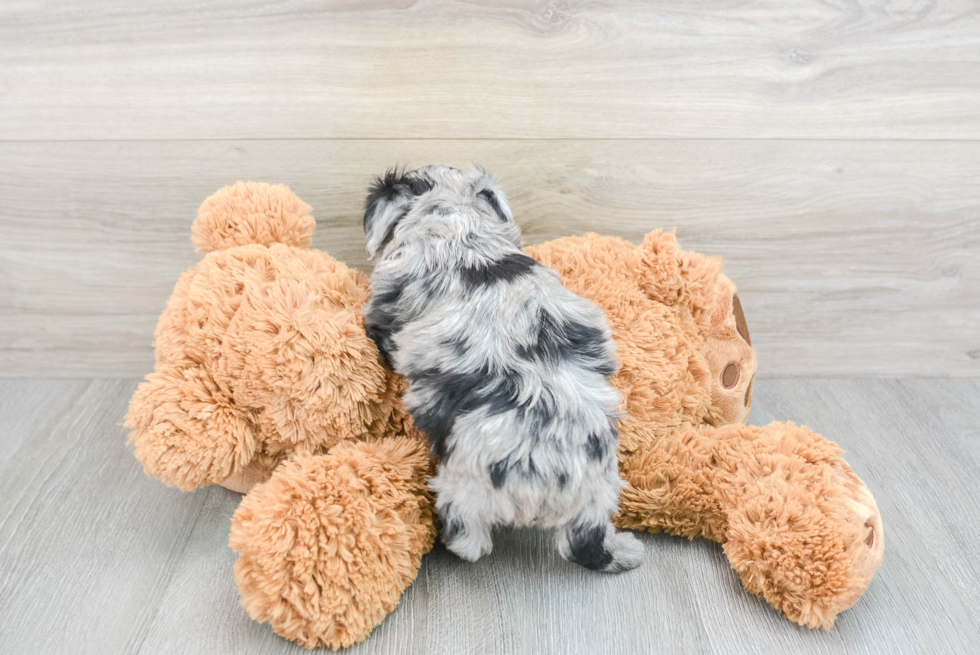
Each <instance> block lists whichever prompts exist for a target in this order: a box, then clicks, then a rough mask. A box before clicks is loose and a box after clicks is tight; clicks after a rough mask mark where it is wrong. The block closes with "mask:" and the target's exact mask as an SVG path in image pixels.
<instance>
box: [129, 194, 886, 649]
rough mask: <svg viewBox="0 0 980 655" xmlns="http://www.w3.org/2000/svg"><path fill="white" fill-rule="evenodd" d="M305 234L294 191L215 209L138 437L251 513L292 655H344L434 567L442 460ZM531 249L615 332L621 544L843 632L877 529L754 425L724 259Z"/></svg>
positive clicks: (244, 551)
mask: <svg viewBox="0 0 980 655" xmlns="http://www.w3.org/2000/svg"><path fill="white" fill-rule="evenodd" d="M313 226H314V223H313V220H312V218H310V217H309V207H308V206H307V205H305V204H304V203H302V201H300V200H299V199H298V198H296V197H295V196H294V195H293V194H292V193H290V192H289V191H288V189H285V188H284V187H270V186H268V185H260V184H242V183H239V184H238V185H235V186H233V187H228V188H226V189H223V190H221V191H219V192H218V193H217V194H215V196H213V197H212V198H210V199H208V200H207V201H206V202H205V203H204V205H203V206H202V208H201V213H200V216H199V218H198V220H197V222H196V223H195V226H194V241H195V243H196V244H197V245H198V247H199V248H200V249H202V250H205V251H208V254H207V255H206V256H205V258H204V260H203V261H202V262H201V264H200V265H198V266H197V267H195V268H193V269H191V270H190V271H188V272H187V273H185V274H184V276H182V278H181V280H180V281H179V282H178V285H177V288H176V289H175V291H174V294H173V297H172V298H171V300H170V302H169V303H168V306H167V309H166V311H165V312H164V314H163V316H162V317H161V319H160V323H159V325H158V328H157V333H156V359H157V362H156V370H155V372H154V373H153V374H151V375H150V376H148V378H147V381H146V382H145V383H144V384H142V385H141V386H140V388H139V389H138V390H137V392H136V394H135V395H134V398H133V401H132V403H131V406H130V412H129V415H128V417H127V425H128V426H129V427H130V428H131V429H132V437H131V440H132V442H133V443H134V444H135V446H136V455H137V457H138V458H139V459H140V461H141V462H142V463H143V465H144V468H145V469H146V471H147V472H148V473H150V474H152V475H155V476H156V477H158V478H160V479H161V480H163V481H164V482H166V483H167V484H170V485H173V486H177V487H179V488H181V489H185V490H189V489H193V488H196V487H199V486H203V485H207V484H215V483H217V484H223V485H224V486H226V487H228V488H231V489H235V490H237V491H242V492H248V493H247V495H246V496H245V498H244V500H243V501H242V505H241V507H240V508H239V509H238V511H237V512H236V513H235V517H234V519H233V522H232V534H231V545H232V548H234V550H235V551H236V552H238V553H239V559H238V562H237V563H236V565H235V574H236V577H237V578H238V583H239V588H240V590H241V591H242V595H243V604H244V605H245V607H246V608H247V609H248V610H249V612H250V614H251V615H252V616H253V617H254V618H255V619H257V620H259V621H268V622H270V623H271V624H272V626H273V627H274V628H275V630H276V631H277V632H278V633H279V634H281V635H283V636H285V637H288V638H290V639H294V640H296V641H298V642H300V643H302V644H304V645H306V646H308V647H313V646H317V645H327V646H331V647H333V648H338V647H343V646H348V645H350V644H352V643H356V642H357V641H360V640H361V639H363V638H364V637H365V636H367V634H368V633H369V632H370V631H371V629H372V628H373V627H374V626H375V625H376V624H377V623H378V622H380V621H381V620H382V619H383V618H384V617H385V616H386V615H387V614H388V613H390V611H391V610H392V609H393V608H394V607H395V605H396V604H397V602H398V599H399V597H400V595H401V593H402V592H403V591H404V589H405V588H406V587H407V586H408V585H409V584H411V582H412V580H414V578H415V575H416V573H417V571H418V567H419V565H420V562H421V557H422V555H423V554H424V553H426V552H428V550H429V549H430V548H431V546H432V543H433V539H434V536H435V520H434V516H433V503H432V498H431V496H430V494H429V492H428V490H427V488H426V481H427V479H428V477H429V475H430V474H431V473H432V465H433V462H432V460H431V457H430V455H429V450H428V446H427V443H426V440H425V437H424V435H423V434H422V433H421V432H419V430H418V429H417V428H415V426H414V425H413V423H412V421H411V419H410V418H408V416H407V414H406V412H405V410H404V407H403V405H402V402H401V394H402V392H403V391H404V387H405V384H404V381H403V380H401V378H399V377H398V376H396V375H395V374H394V373H392V372H391V371H390V370H389V369H387V368H386V367H385V366H384V365H383V362H382V358H381V356H380V354H379V353H378V350H377V348H376V346H375V344H374V343H373V342H372V341H371V340H370V339H369V338H368V337H367V335H366V333H365V331H364V327H363V320H362V318H361V313H360V311H361V308H362V307H363V305H364V303H365V302H366V301H367V299H368V297H369V294H370V290H369V285H368V280H367V277H366V276H364V275H363V274H362V273H359V272H357V271H354V270H352V269H349V268H347V267H346V266H344V265H343V264H341V263H339V262H336V261H334V260H333V259H331V258H330V257H329V256H328V255H326V254H324V253H320V252H316V251H310V250H307V249H306V247H307V246H308V245H309V241H310V235H311V233H312V230H313ZM527 252H528V254H530V255H531V256H532V257H534V258H535V259H537V260H538V261H539V262H541V263H542V264H544V265H546V266H549V267H551V268H554V269H555V270H557V271H558V272H559V273H560V274H561V276H562V281H563V283H564V284H565V285H566V286H567V287H568V288H569V289H571V290H572V291H573V292H575V293H577V294H579V295H582V296H585V297H588V298H591V299H592V300H593V301H595V302H596V303H597V304H598V305H599V306H600V307H601V308H602V309H603V310H605V312H606V314H607V317H608V320H609V324H610V326H611V328H612V331H613V338H614V339H615V341H616V344H617V348H618V351H619V358H620V361H621V363H622V369H621V371H620V372H619V373H618V374H617V376H616V377H615V378H614V379H613V382H614V384H615V385H616V386H617V388H618V389H619V390H620V391H621V392H622V393H623V396H624V398H625V406H624V410H625V412H626V414H625V417H624V419H623V420H622V422H621V424H620V441H621V444H620V452H619V461H620V472H621V475H622V477H623V478H624V479H625V480H626V482H627V485H626V487H625V488H624V490H623V493H622V497H621V505H622V510H621V512H620V514H619V515H618V516H617V517H616V523H617V524H618V525H619V526H620V527H622V528H632V529H641V530H650V531H668V532H672V533H674V534H679V535H683V536H687V537H706V538H709V539H713V540H716V541H720V542H722V543H724V544H725V546H724V547H725V552H726V554H727V555H728V557H729V559H730V561H731V563H732V566H733V567H734V568H735V569H736V570H737V571H738V572H739V574H740V576H741V577H742V580H743V583H744V584H745V585H746V587H747V588H748V589H749V590H750V591H752V592H753V593H757V594H759V595H762V596H763V597H764V598H766V600H768V601H769V602H771V603H772V604H773V605H774V606H775V607H776V608H777V609H779V610H780V611H781V612H782V613H783V614H785V615H786V616H787V617H789V618H790V619H792V620H794V621H797V622H798V623H801V624H805V625H810V626H823V627H829V626H830V625H831V624H832V623H833V620H834V618H835V617H836V615H837V614H838V613H839V612H840V611H843V610H844V609H846V608H847V607H849V606H850V605H851V604H853V603H854V602H855V601H856V600H857V599H858V598H859V597H860V595H861V593H863V591H864V590H865V589H866V588H867V586H868V584H870V581H871V578H872V577H873V575H874V572H875V570H876V569H877V566H878V563H879V562H880V560H881V553H882V548H883V534H882V529H881V521H880V518H879V516H878V513H877V509H876V507H875V505H874V500H873V499H872V497H871V494H870V492H868V490H867V487H865V486H864V484H863V483H862V482H861V481H860V480H859V479H858V478H857V476H856V475H854V473H853V472H852V471H851V470H850V468H849V467H848V466H847V464H846V463H845V462H844V460H843V459H842V458H841V457H840V452H841V451H840V450H839V449H838V448H837V447H836V446H834V445H833V444H832V443H830V442H828V441H827V440H825V439H823V438H822V437H820V436H819V435H816V434H815V433H813V432H811V431H810V430H808V429H806V428H803V427H797V426H794V425H793V424H791V423H790V424H778V423H774V424H772V425H770V426H767V427H765V428H758V427H748V426H745V425H743V424H742V423H743V422H744V420H745V419H746V418H747V416H748V412H749V408H750V405H751V390H752V380H753V376H754V373H755V368H756V356H755V351H754V350H753V349H752V347H751V345H750V343H749V336H748V331H747V328H746V326H745V321H744V318H743V317H742V313H741V308H740V306H739V303H738V297H737V295H735V287H734V285H733V284H732V283H731V282H730V281H729V280H728V279H727V278H725V277H724V275H722V274H721V268H720V264H719V262H717V261H716V260H712V259H708V258H705V257H702V256H700V255H697V254H692V253H685V252H683V251H680V250H679V248H678V247H677V243H676V241H675V239H674V237H673V235H669V234H662V233H660V232H654V233H652V234H650V235H648V236H647V238H646V239H645V241H644V243H643V244H642V245H640V246H636V245H633V244H630V243H627V242H625V241H622V240H620V239H615V238H608V237H600V236H598V235H586V236H583V237H568V238H564V239H559V240H557V241H553V242H550V243H547V244H542V245H538V246H533V247H531V248H528V249H527Z"/></svg>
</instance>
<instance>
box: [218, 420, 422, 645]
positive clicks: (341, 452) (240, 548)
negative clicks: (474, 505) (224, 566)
mask: <svg viewBox="0 0 980 655" xmlns="http://www.w3.org/2000/svg"><path fill="white" fill-rule="evenodd" d="M428 469H429V454H428V449H427V447H426V445H425V443H424V442H420V441H418V440H414V439H409V438H392V439H389V440H384V441H380V442H376V443H363V442H362V443H345V444H341V445H338V446H336V447H334V448H333V449H332V450H331V451H330V452H329V453H328V454H327V455H323V456H316V457H307V458H302V459H299V460H297V461H292V462H286V463H284V464H282V465H281V466H280V467H279V468H278V469H276V472H275V473H274V474H273V475H272V478H271V479H269V481H268V482H265V483H264V484H260V485H258V486H256V487H255V488H254V489H253V490H252V491H251V492H250V493H249V494H248V495H247V496H246V497H245V498H244V499H243V501H242V504H241V506H240V507H239V508H238V511H236V512H235V515H234V517H233V518H232V529H231V537H230V544H231V547H232V549H233V550H235V551H236V552H238V553H239V558H238V561H237V562H236V563H235V577H236V578H237V580H238V587H239V590H240V591H241V594H242V604H243V605H244V606H245V608H246V609H247V610H248V612H249V614H250V615H251V616H252V618H254V619H255V620H256V621H259V622H269V623H270V624H271V625H272V627H273V629H274V630H275V631H276V632H277V633H278V634H280V635H281V636H283V637H286V638H287V639H292V640H294V641H297V642H299V643H300V644H302V645H303V646H306V647H307V648H314V647H317V646H329V647H331V648H334V649H337V648H343V647H346V646H350V645H351V644H355V643H357V642H359V641H361V640H363V639H364V638H365V637H366V636H367V635H368V634H369V633H370V632H371V630H372V629H373V628H374V627H375V626H376V625H377V624H378V623H380V622H381V620H382V619H384V617H385V616H387V615H388V614H389V613H390V612H391V611H392V610H393V609H394V608H395V606H396V605H397V604H398V600H399V598H400V597H401V594H402V592H403V591H404V590H405V589H406V588H407V587H408V585H409V584H411V582H412V581H413V580H414V579H415V576H416V574H417V573H418V569H419V565H420V563H421V558H422V555H423V554H424V553H426V552H428V551H429V549H431V547H432V542H433V539H434V538H435V529H434V527H433V518H432V499H431V496H430V495H429V492H428V491H427V489H426V486H425V478H426V475H427V472H428Z"/></svg>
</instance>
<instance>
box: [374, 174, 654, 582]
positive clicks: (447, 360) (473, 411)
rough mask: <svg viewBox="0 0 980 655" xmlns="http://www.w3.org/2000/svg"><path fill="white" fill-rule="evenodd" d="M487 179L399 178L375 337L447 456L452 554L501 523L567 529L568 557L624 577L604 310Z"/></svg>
mask: <svg viewBox="0 0 980 655" xmlns="http://www.w3.org/2000/svg"><path fill="white" fill-rule="evenodd" d="M507 207H508V205H507V201H506V198H505V196H504V194H503V193H502V191H501V190H500V189H498V188H497V187H496V185H495V184H494V182H493V180H492V179H491V177H490V176H489V175H487V174H486V173H485V172H483V171H481V170H474V171H471V172H470V173H466V174H464V173H463V172H461V171H459V170H456V169H454V168H449V167H445V166H429V167H426V168H422V169H419V170H415V171H409V172H407V173H405V174H397V173H393V172H389V173H388V174H387V175H385V177H383V178H380V179H379V180H378V181H377V183H376V184H375V186H374V187H373V188H372V189H371V192H370V194H369V196H368V201H367V207H366V211H365V215H364V229H365V234H366V236H367V243H368V251H369V254H372V255H375V254H377V255H379V256H380V261H379V262H378V264H377V266H376V267H375V269H374V274H373V275H372V276H371V292H372V297H371V300H370V301H369V302H368V304H367V306H366V307H365V310H364V318H365V327H366V329H367V332H368V334H369V335H371V336H373V337H374V339H375V342H376V343H377V344H378V345H379V348H380V350H381V351H382V353H383V354H384V355H385V357H386V358H387V360H388V361H389V362H390V363H391V365H392V366H393V368H394V369H395V371H396V372H398V373H399V374H401V375H403V376H405V378H407V379H408V381H409V388H408V392H407V394H406V395H405V404H406V406H407V407H408V411H409V413H410V414H411V415H412V418H413V419H414V420H415V424H416V425H417V426H418V427H419V428H421V429H422V430H423V431H424V432H425V433H426V435H427V436H428V438H429V441H430V442H431V444H432V448H433V451H434V453H435V454H436V455H437V456H438V457H439V465H438V469H437V472H436V476H435V477H434V478H433V479H432V481H431V483H430V487H431V489H432V490H433V491H434V492H435V494H436V509H437V510H438V512H439V515H440V516H441V517H442V520H443V525H444V528H443V531H442V539H443V541H444V542H445V544H446V547H447V548H449V549H450V550H451V551H453V552H454V553H456V554H457V555H459V556H460V557H462V558H463V559H466V560H470V561H475V560H477V559H479V558H480V557H482V556H483V555H486V554H488V553H489V552H490V551H491V550H492V548H493V542H492V540H491V529H492V528H493V527H494V526H495V525H534V526H539V527H544V528H557V530H556V534H557V543H558V550H559V552H560V553H561V555H562V556H563V557H564V558H566V559H568V560H570V561H572V562H575V563H576V564H580V565H582V566H584V567H586V568H589V569H593V570H597V571H606V572H620V571H625V570H628V569H631V568H634V567H635V566H637V565H638V564H639V563H640V559H641V556H642V547H641V545H640V544H639V542H637V541H636V538H635V537H633V536H632V535H628V534H617V533H616V530H615V529H614V528H613V526H612V523H611V521H610V519H611V518H612V516H613V515H614V514H616V512H617V511H618V509H619V507H618V504H619V490H620V486H621V484H622V482H621V480H620V478H619V471H618V465H617V460H616V450H617V447H618V445H619V441H618V437H617V434H616V418H617V415H616V410H617V408H618V406H619V404H620V400H621V399H620V396H619V393H618V392H617V391H616V389H615V388H614V387H613V386H612V385H611V384H610V383H609V380H608V378H609V376H611V375H613V374H614V373H615V372H616V369H617V368H618V366H617V364H616V359H615V355H616V350H615V346H614V345H613V342H612V339H611V337H610V332H609V327H608V325H607V324H606V318H605V316H604V315H603V313H602V312H601V311H600V310H599V308H598V307H596V306H595V304H594V303H592V302H591V301H588V300H585V299H583V298H581V297H579V296H576V295H575V294H573V293H571V292H570V291H568V290H567V289H566V288H565V287H563V286H562V284H561V282H560V280H559V279H558V275H557V274H556V273H555V272H554V271H552V270H551V269H548V268H545V267H544V266H541V265H539V264H538V263H537V262H535V260H534V259H532V258H530V257H528V256H527V255H525V254H524V253H523V252H521V249H520V231H519V230H518V228H517V226H516V225H514V221H513V218H512V217H511V214H510V211H509V209H508V208H507Z"/></svg>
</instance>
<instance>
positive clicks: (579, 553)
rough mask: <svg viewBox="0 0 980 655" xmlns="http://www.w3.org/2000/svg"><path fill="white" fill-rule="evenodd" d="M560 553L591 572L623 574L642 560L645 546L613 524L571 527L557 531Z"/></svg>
mask: <svg viewBox="0 0 980 655" xmlns="http://www.w3.org/2000/svg"><path fill="white" fill-rule="evenodd" d="M558 552H559V553H560V554H561V556H562V557H564V558H565V559H566V560H568V561H569V562H573V563H575V564H579V565H581V566H584V567H585V568H587V569H590V570H592V571H601V572H602V573H622V572H623V571H629V570H630V569H635V568H636V567H637V566H639V565H640V562H641V561H642V560H643V544H641V543H640V540H639V539H637V538H636V536H635V535H633V534H631V533H629V532H616V528H614V527H613V525H612V523H610V522H608V521H606V522H605V523H591V524H590V523H578V522H575V523H571V524H569V525H566V526H564V527H562V528H560V529H559V530H558Z"/></svg>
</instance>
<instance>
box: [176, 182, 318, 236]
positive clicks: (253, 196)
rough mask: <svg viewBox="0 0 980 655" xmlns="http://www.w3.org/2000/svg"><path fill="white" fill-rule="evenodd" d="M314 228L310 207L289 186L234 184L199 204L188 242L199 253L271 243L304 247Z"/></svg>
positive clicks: (314, 222) (255, 183)
mask: <svg viewBox="0 0 980 655" xmlns="http://www.w3.org/2000/svg"><path fill="white" fill-rule="evenodd" d="M315 227H316V221H314V220H313V217H312V216H310V206H309V205H307V204H306V203H305V202H303V201H302V200H300V199H299V197H297V196H296V194H294V193H293V192H292V191H290V190H289V188H288V187H286V186H283V185H282V184H276V185H271V184H265V183H260V182H237V183H235V184H233V185H232V186H226V187H224V188H223V189H219V190H218V192H217V193H215V194H214V195H213V196H211V197H210V198H208V199H207V200H205V201H204V202H203V203H202V204H201V208H200V209H199V210H198V214H197V220H196V221H194V226H193V227H192V228H191V232H192V236H191V240H192V241H193V242H194V245H195V246H196V247H197V249H198V250H200V251H202V252H211V251H212V250H224V249H226V248H234V247H236V246H247V245H250V244H259V245H263V246H271V245H272V244H274V243H282V244H285V245H287V246H296V247H299V248H306V247H308V246H309V245H310V240H311V237H312V235H313V228H315Z"/></svg>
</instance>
